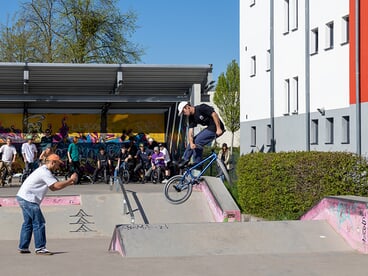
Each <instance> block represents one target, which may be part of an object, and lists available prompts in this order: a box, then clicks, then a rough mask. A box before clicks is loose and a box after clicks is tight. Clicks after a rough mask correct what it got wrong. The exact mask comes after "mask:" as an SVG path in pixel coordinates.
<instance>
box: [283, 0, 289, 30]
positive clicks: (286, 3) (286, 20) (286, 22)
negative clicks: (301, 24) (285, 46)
mask: <svg viewBox="0 0 368 276" xmlns="http://www.w3.org/2000/svg"><path fill="white" fill-rule="evenodd" d="M289 10H290V9H289V0H284V34H287V33H289V28H290V25H289V24H290V14H289Z"/></svg>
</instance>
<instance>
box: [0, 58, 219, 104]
mask: <svg viewBox="0 0 368 276" xmlns="http://www.w3.org/2000/svg"><path fill="white" fill-rule="evenodd" d="M211 74H212V65H210V64H209V65H146V64H143V65H140V64H62V63H1V62H0V108H6V109H10V110H11V109H20V108H24V107H27V108H28V109H44V108H45V109H54V110H57V109H65V108H71V109H101V108H102V107H105V108H106V107H108V109H147V108H149V109H160V110H162V109H165V108H168V107H170V106H172V105H173V103H175V102H178V101H182V100H189V98H190V94H191V90H192V87H193V85H194V84H200V85H201V89H202V92H204V88H205V87H206V85H207V84H208V83H209V82H210V81H211V80H212V76H211Z"/></svg>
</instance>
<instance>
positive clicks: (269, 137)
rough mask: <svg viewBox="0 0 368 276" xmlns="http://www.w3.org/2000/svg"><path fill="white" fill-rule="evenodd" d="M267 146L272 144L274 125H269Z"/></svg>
mask: <svg viewBox="0 0 368 276" xmlns="http://www.w3.org/2000/svg"><path fill="white" fill-rule="evenodd" d="M266 131H267V146H271V145H272V127H271V125H267V130H266Z"/></svg>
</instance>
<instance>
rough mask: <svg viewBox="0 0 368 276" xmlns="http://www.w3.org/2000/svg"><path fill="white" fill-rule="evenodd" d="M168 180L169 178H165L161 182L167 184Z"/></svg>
mask: <svg viewBox="0 0 368 276" xmlns="http://www.w3.org/2000/svg"><path fill="white" fill-rule="evenodd" d="M168 181H169V180H168V179H166V178H165V179H164V180H162V181H161V183H162V184H166V183H167V182H168Z"/></svg>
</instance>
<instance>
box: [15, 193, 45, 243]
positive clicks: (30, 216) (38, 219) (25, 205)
mask: <svg viewBox="0 0 368 276" xmlns="http://www.w3.org/2000/svg"><path fill="white" fill-rule="evenodd" d="M17 201H18V203H19V206H20V208H21V209H22V213H23V219H24V221H23V224H22V228H21V232H20V241H19V249H28V248H29V244H30V242H31V238H32V232H33V234H34V242H35V250H38V249H42V248H45V247H46V227H45V218H44V217H43V215H42V212H41V209H40V205H38V204H37V203H32V202H29V201H26V200H24V199H23V198H20V197H18V196H17Z"/></svg>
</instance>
